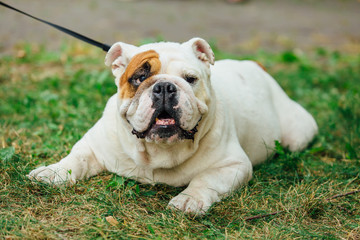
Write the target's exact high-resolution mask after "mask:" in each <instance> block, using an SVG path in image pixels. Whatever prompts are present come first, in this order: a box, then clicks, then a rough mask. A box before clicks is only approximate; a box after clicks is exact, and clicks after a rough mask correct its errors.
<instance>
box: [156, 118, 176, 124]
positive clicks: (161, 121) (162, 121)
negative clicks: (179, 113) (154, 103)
mask: <svg viewBox="0 0 360 240" xmlns="http://www.w3.org/2000/svg"><path fill="white" fill-rule="evenodd" d="M174 124H175V119H173V118H165V119H158V118H157V119H156V125H174Z"/></svg>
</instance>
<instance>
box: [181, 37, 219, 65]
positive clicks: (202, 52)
mask: <svg viewBox="0 0 360 240" xmlns="http://www.w3.org/2000/svg"><path fill="white" fill-rule="evenodd" d="M184 45H186V46H190V47H191V48H192V50H193V51H194V53H195V56H196V57H197V58H198V59H199V60H200V61H202V62H205V63H210V64H211V65H214V62H215V56H214V52H213V51H212V49H211V47H210V45H209V44H208V43H207V42H206V41H205V40H204V39H202V38H192V39H190V40H189V41H187V42H185V43H184Z"/></svg>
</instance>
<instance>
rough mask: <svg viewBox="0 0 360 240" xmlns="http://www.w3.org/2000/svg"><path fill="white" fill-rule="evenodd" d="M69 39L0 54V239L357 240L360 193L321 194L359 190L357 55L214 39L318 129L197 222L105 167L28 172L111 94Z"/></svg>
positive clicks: (163, 191)
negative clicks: (58, 174)
mask: <svg viewBox="0 0 360 240" xmlns="http://www.w3.org/2000/svg"><path fill="white" fill-rule="evenodd" d="M69 45H70V46H68V45H64V47H63V48H62V49H61V50H59V51H58V52H48V51H46V49H43V48H41V47H36V46H31V45H24V46H22V48H19V52H18V54H16V55H14V56H3V57H1V58H0V238H9V239H17V238H21V239H23V238H25V239H36V238H37V239H45V238H46V239H48V238H49V239H63V238H71V239H95V238H100V239H102V238H119V239H122V238H123V239H128V238H142V239H148V238H150V239H169V238H174V239H183V238H185V239H193V238H207V239H215V238H219V239H224V238H227V239H239V238H240V239H247V238H248V239H294V238H298V239H340V238H343V239H359V237H360V227H359V222H360V194H359V193H357V194H352V195H348V196H343V197H340V198H336V199H331V200H327V199H328V198H330V197H332V196H334V195H336V194H342V193H346V192H351V191H354V190H357V189H359V188H360V187H359V183H360V177H359V172H360V171H359V169H360V159H359V158H360V148H359V145H360V137H359V136H360V56H359V55H349V54H343V53H339V52H330V51H327V50H326V49H317V50H314V51H313V52H308V53H301V52H294V51H287V52H282V53H276V54H274V53H265V52H261V51H259V52H258V53H254V55H251V56H230V55H228V54H226V53H223V52H220V51H219V50H217V49H216V47H215V52H216V56H217V58H218V59H220V58H227V57H232V58H237V59H245V58H247V59H254V60H257V61H259V62H261V63H262V64H263V65H264V66H265V67H266V68H267V70H268V72H269V73H270V74H272V75H273V76H274V77H275V78H276V79H277V80H278V81H279V83H280V84H281V85H282V86H283V88H284V89H285V90H286V92H287V93H288V94H289V95H290V96H291V97H292V98H293V99H295V100H296V101H298V102H300V103H301V104H302V105H303V106H304V107H305V108H306V109H308V110H309V111H310V112H311V113H312V114H313V115H314V117H315V118H316V120H317V122H318V125H319V128H320V132H319V135H318V136H317V137H316V139H315V140H314V141H313V143H312V144H311V146H310V147H309V148H308V149H307V150H306V151H304V152H301V153H290V152H289V151H288V150H286V149H283V148H281V147H279V146H278V147H277V148H276V151H277V154H276V156H275V157H274V158H272V159H271V160H269V161H268V162H267V163H265V164H262V165H260V166H258V167H256V168H255V171H254V177H253V179H252V180H251V182H250V183H249V184H248V185H247V186H244V187H242V188H241V189H239V190H238V191H236V192H235V193H234V194H232V195H231V196H229V197H227V198H225V199H224V200H223V201H222V202H220V203H217V204H215V205H214V206H213V207H212V208H211V209H210V212H209V213H208V214H207V215H205V216H204V217H203V218H194V217H191V216H187V215H184V214H182V213H179V212H173V211H170V210H168V209H166V205H167V203H168V201H169V200H170V199H171V198H172V197H174V196H175V195H176V194H178V193H179V192H180V191H181V190H182V189H179V188H172V187H169V186H166V185H156V186H150V185H143V184H139V183H137V182H135V181H133V180H128V179H123V178H121V177H118V176H115V175H113V174H109V173H103V174H101V175H99V176H96V177H93V178H91V179H88V180H84V181H80V182H79V183H78V184H76V185H75V186H72V187H67V188H65V187H60V188H53V187H50V186H48V185H44V184H40V183H39V184H33V183H31V182H30V181H29V180H28V179H27V178H26V177H25V175H26V174H27V173H29V171H30V170H32V169H34V168H35V167H36V166H39V165H43V164H50V163H54V162H56V161H58V160H59V159H60V158H61V157H64V156H65V155H66V154H67V153H68V152H69V151H70V149H71V147H72V145H73V144H74V143H75V142H76V141H77V140H78V139H79V138H80V137H81V136H82V135H83V134H84V133H85V132H86V131H87V129H89V128H90V127H91V126H92V125H93V124H94V123H95V122H96V121H97V119H98V118H99V117H100V116H101V114H102V111H103V109H104V106H105V103H106V101H107V99H108V98H109V97H110V96H111V95H112V94H114V93H115V92H116V87H115V85H114V81H113V78H112V76H111V73H110V70H108V69H106V67H105V66H104V64H103V59H104V55H105V54H104V53H103V52H101V51H100V50H96V49H93V48H91V47H87V46H83V45H74V44H69ZM276 211H281V212H280V213H278V214H275V215H273V216H269V217H264V218H260V219H255V220H251V221H246V220H245V219H246V218H247V217H251V216H255V215H259V214H268V213H272V212H276ZM109 216H112V217H113V218H114V219H116V220H117V224H114V225H112V224H110V223H109V222H108V221H107V220H106V217H109Z"/></svg>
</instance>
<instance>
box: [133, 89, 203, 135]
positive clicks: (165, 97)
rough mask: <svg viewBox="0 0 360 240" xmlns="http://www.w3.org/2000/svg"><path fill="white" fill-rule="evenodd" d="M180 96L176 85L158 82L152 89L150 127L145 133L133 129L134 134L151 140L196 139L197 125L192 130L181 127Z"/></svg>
mask: <svg viewBox="0 0 360 240" xmlns="http://www.w3.org/2000/svg"><path fill="white" fill-rule="evenodd" d="M178 98H179V94H178V89H177V87H176V85H175V84H173V83H171V82H158V83H156V84H155V85H154V86H153V88H152V96H151V99H152V102H153V105H152V108H153V109H154V110H155V111H154V114H153V115H152V118H151V121H150V124H149V127H148V128H147V130H145V131H144V132H138V131H136V130H135V129H133V131H132V133H133V134H134V135H136V136H137V137H138V138H149V139H156V140H161V139H168V138H170V137H173V136H174V138H175V139H178V140H181V139H194V135H195V133H196V132H197V129H196V127H197V125H196V126H195V127H194V128H193V129H191V130H184V129H182V128H181V127H180V118H181V114H182V113H181V108H180V107H179V105H178V104H179V101H178V100H179V99H178Z"/></svg>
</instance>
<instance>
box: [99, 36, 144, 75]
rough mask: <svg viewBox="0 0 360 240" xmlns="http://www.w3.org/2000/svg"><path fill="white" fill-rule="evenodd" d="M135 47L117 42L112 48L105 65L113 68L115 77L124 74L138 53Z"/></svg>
mask: <svg viewBox="0 0 360 240" xmlns="http://www.w3.org/2000/svg"><path fill="white" fill-rule="evenodd" d="M136 48H137V47H135V46H133V45H130V44H126V43H123V42H117V43H115V44H114V45H112V46H111V48H110V49H109V51H108V53H107V54H106V57H105V65H106V66H109V67H110V66H111V69H112V72H113V74H114V76H115V77H117V76H120V75H121V74H123V73H124V71H125V68H126V66H127V65H128V63H129V62H130V59H131V56H132V55H134V52H135V51H136Z"/></svg>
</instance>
